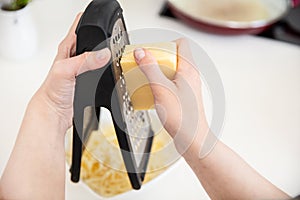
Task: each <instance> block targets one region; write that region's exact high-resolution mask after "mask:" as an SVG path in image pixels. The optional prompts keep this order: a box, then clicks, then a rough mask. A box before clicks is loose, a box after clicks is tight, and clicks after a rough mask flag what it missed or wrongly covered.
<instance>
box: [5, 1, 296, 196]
mask: <svg viewBox="0 0 300 200" xmlns="http://www.w3.org/2000/svg"><path fill="white" fill-rule="evenodd" d="M88 3H89V1H87V0H77V1H71V0H64V1H59V0H35V1H34V2H33V3H32V14H33V15H34V17H35V20H36V26H37V29H38V33H39V51H38V52H37V53H36V54H35V55H34V57H32V58H31V59H28V60H26V61H21V62H18V61H12V60H6V59H4V58H2V57H0V91H1V93H2V94H1V99H0V111H1V115H0V124H1V132H0V174H1V173H2V172H3V170H4V167H5V164H6V162H7V160H8V158H9V154H10V152H11V150H12V148H13V145H14V141H15V138H16V136H17V132H18V129H19V126H20V123H21V120H22V117H23V114H24V111H25V108H26V105H27V103H28V101H29V99H30V97H31V96H32V95H33V93H34V92H35V91H36V90H37V88H38V87H39V85H40V84H41V83H42V81H43V80H44V78H45V76H46V75H47V72H48V70H49V68H50V66H51V63H52V60H53V58H54V56H55V54H56V48H57V45H58V44H59V42H60V41H61V39H62V38H63V37H64V36H65V34H66V32H67V31H68V28H69V26H70V25H71V23H72V21H73V19H74V17H75V16H76V13H78V12H79V11H83V10H84V8H85V7H86V5H87V4H88ZM162 3H163V0H156V1H153V0H152V1H151V0H122V1H121V4H122V7H123V9H124V13H125V20H126V24H127V28H128V30H133V29H138V28H145V27H163V28H169V29H173V30H177V31H179V32H182V33H183V34H186V35H188V36H190V37H191V38H192V39H194V40H195V41H196V42H197V43H199V45H200V46H202V47H203V48H204V49H205V51H206V52H207V53H208V54H209V56H210V57H211V58H212V60H213V61H214V63H215V64H216V67H217V69H218V71H219V73H220V76H221V78H222V80H223V84H224V87H225V95H226V121H225V125H224V130H223V136H222V140H223V141H224V142H225V143H226V144H228V145H229V146H230V147H231V148H233V149H234V150H235V151H237V152H238V153H239V154H240V155H241V156H242V157H243V158H244V159H245V160H247V162H248V163H249V164H250V165H251V166H253V167H254V168H255V169H256V170H258V171H259V172H260V173H261V174H262V175H263V176H265V177H266V178H267V179H269V180H270V181H271V182H273V183H274V184H275V185H276V186H278V187H279V188H281V189H283V190H284V191H285V192H287V193H288V194H290V195H292V196H294V195H297V194H300V123H299V122H300V47H299V46H296V45H291V44H287V43H283V42H276V41H273V40H268V39H263V38H258V37H253V36H219V35H211V34H207V33H203V32H200V31H198V30H195V29H193V28H190V27H188V26H185V25H183V24H182V23H179V22H177V21H175V20H171V19H168V18H161V17H159V15H158V12H159V10H160V8H161V5H162ZM0 37H1V36H0ZM0 45H1V44H0ZM220 167H222V166H220ZM66 173H67V172H66ZM66 190H67V192H66V198H67V199H72V200H73V199H98V198H97V197H96V196H94V195H93V194H92V193H90V192H88V191H87V190H86V189H85V188H83V187H82V186H81V185H80V184H79V185H75V184H72V183H70V181H69V174H67V183H66ZM141 198H142V199H178V200H181V199H190V200H193V199H209V198H208V197H207V195H206V194H205V191H204V190H203V188H202V186H201V185H200V184H199V182H198V181H197V179H196V177H195V176H194V175H193V173H192V171H191V170H190V169H189V168H188V166H187V164H186V163H185V162H184V161H183V160H181V161H180V162H179V164H178V165H177V166H176V167H175V168H174V169H172V170H171V171H169V173H167V174H165V175H164V176H163V177H161V178H160V179H159V180H157V181H155V182H153V183H149V184H148V185H146V186H145V187H143V188H142V190H140V191H138V192H135V193H134V196H132V194H129V195H123V196H121V197H118V198H116V199H141Z"/></svg>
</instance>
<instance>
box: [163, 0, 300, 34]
mask: <svg viewBox="0 0 300 200" xmlns="http://www.w3.org/2000/svg"><path fill="white" fill-rule="evenodd" d="M298 4H299V1H298V0H290V1H289V0H276V1H274V0H219V1H211V0H189V1H185V0H168V3H167V5H168V7H169V8H170V10H171V12H172V14H173V15H174V16H176V17H177V18H179V19H181V20H183V21H184V22H186V23H187V24H189V25H191V26H193V27H196V28H199V29H201V30H205V31H208V32H212V33H217V34H228V35H231V34H257V33H260V32H262V31H264V30H266V29H268V28H269V27H270V26H271V25H272V24H274V23H275V22H277V21H279V20H280V19H281V18H282V17H284V16H285V15H286V14H287V12H288V11H289V9H291V8H292V7H295V6H297V5H298Z"/></svg>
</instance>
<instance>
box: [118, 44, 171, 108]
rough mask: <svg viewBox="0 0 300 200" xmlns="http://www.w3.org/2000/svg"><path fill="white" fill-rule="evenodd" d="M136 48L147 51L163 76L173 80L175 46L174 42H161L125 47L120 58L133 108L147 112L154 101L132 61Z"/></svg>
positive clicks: (142, 75) (144, 77)
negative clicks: (155, 61) (154, 59)
mask: <svg viewBox="0 0 300 200" xmlns="http://www.w3.org/2000/svg"><path fill="white" fill-rule="evenodd" d="M138 47H141V48H144V49H147V50H149V51H150V52H151V54H152V55H153V56H154V57H155V58H156V60H157V62H158V64H159V66H160V69H161V70H162V72H163V73H164V74H165V76H166V77H167V78H169V79H173V77H174V75H175V73H176V68H177V46H176V43H175V42H162V43H152V44H139V45H127V46H126V47H125V50H124V52H123V55H122V58H121V67H122V70H123V73H124V76H125V81H126V86H127V90H128V92H129V95H130V98H131V102H132V105H133V108H134V109H135V110H148V109H152V108H154V99H153V95H152V92H151V88H150V86H149V82H148V80H147V78H146V76H145V75H144V74H143V72H142V71H141V70H140V69H139V66H138V65H137V64H136V62H135V59H134V55H133V51H134V49H135V48H138Z"/></svg>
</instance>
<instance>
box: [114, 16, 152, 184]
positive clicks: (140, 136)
mask: <svg viewBox="0 0 300 200" xmlns="http://www.w3.org/2000/svg"><path fill="white" fill-rule="evenodd" d="M128 44H129V39H128V35H127V32H126V30H125V26H124V24H123V20H122V19H121V18H119V19H117V21H116V22H115V24H114V27H113V31H112V36H111V40H110V47H111V52H112V59H113V62H112V67H113V73H114V77H115V83H116V85H115V88H116V90H117V94H118V99H119V102H120V105H119V106H120V107H121V112H122V117H123V119H124V120H125V123H126V130H125V132H126V134H127V137H126V138H125V139H126V140H128V142H127V143H126V145H128V149H129V151H130V152H131V154H132V160H126V159H128V158H127V157H126V156H125V157H124V162H125V165H126V167H128V168H127V170H128V172H129V173H130V172H135V173H137V174H139V176H140V177H139V178H140V182H142V181H143V179H144V174H145V171H146V168H147V163H148V159H149V154H150V151H151V146H152V140H153V131H152V128H151V123H150V118H149V116H148V112H147V111H136V110H134V109H133V106H132V103H131V101H130V96H129V93H128V91H127V88H126V81H125V78H124V74H123V72H122V68H121V66H120V59H121V56H122V54H123V52H124V49H125V45H128ZM117 134H118V133H117ZM118 137H122V135H118ZM119 142H120V140H119ZM121 142H122V140H121ZM122 145H124V144H120V146H122ZM121 148H122V147H121ZM125 149H126V148H125ZM130 162H132V163H130ZM132 164H133V167H134V168H133V169H130V166H131V165H132Z"/></svg>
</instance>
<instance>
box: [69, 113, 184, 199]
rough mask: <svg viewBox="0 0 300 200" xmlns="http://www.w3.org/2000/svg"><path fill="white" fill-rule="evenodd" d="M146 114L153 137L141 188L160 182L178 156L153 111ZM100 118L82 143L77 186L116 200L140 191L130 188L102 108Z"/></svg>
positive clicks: (109, 125)
mask: <svg viewBox="0 0 300 200" xmlns="http://www.w3.org/2000/svg"><path fill="white" fill-rule="evenodd" d="M148 113H149V116H150V119H151V124H152V128H153V130H154V132H155V136H154V141H153V146H152V151H151V155H150V160H149V164H148V169H147V173H146V176H145V181H144V183H143V186H142V187H147V185H151V184H155V182H157V181H159V180H160V178H161V177H163V175H164V174H167V173H168V171H170V170H171V169H172V168H173V167H171V166H175V165H174V164H175V163H177V161H178V159H179V158H180V155H179V154H178V153H177V151H176V149H175V146H174V144H173V141H172V139H171V138H170V136H169V135H168V133H167V132H166V131H165V130H164V128H163V127H162V125H161V123H160V121H159V119H158V116H157V114H156V112H155V110H150V111H148ZM99 121H100V123H99V126H98V130H96V131H93V132H92V133H91V135H90V138H89V141H88V143H87V145H86V146H85V150H84V153H83V157H82V163H81V180H80V181H79V183H78V185H80V186H82V187H83V188H84V190H86V191H87V192H88V193H92V194H94V196H95V197H97V198H100V199H105V198H109V199H115V198H116V199H118V198H121V197H122V196H126V195H128V193H133V194H137V193H139V191H134V190H132V189H131V186H130V182H129V179H128V177H127V172H126V170H125V166H124V163H123V159H122V156H121V152H120V149H119V147H118V142H117V138H116V135H115V132H114V127H113V124H112V119H111V116H110V112H109V111H108V110H106V109H104V108H101V116H100V120H99ZM71 130H72V129H70V130H69V131H68V132H67V135H66V157H67V163H68V164H70V158H71V146H72V131H71Z"/></svg>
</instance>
